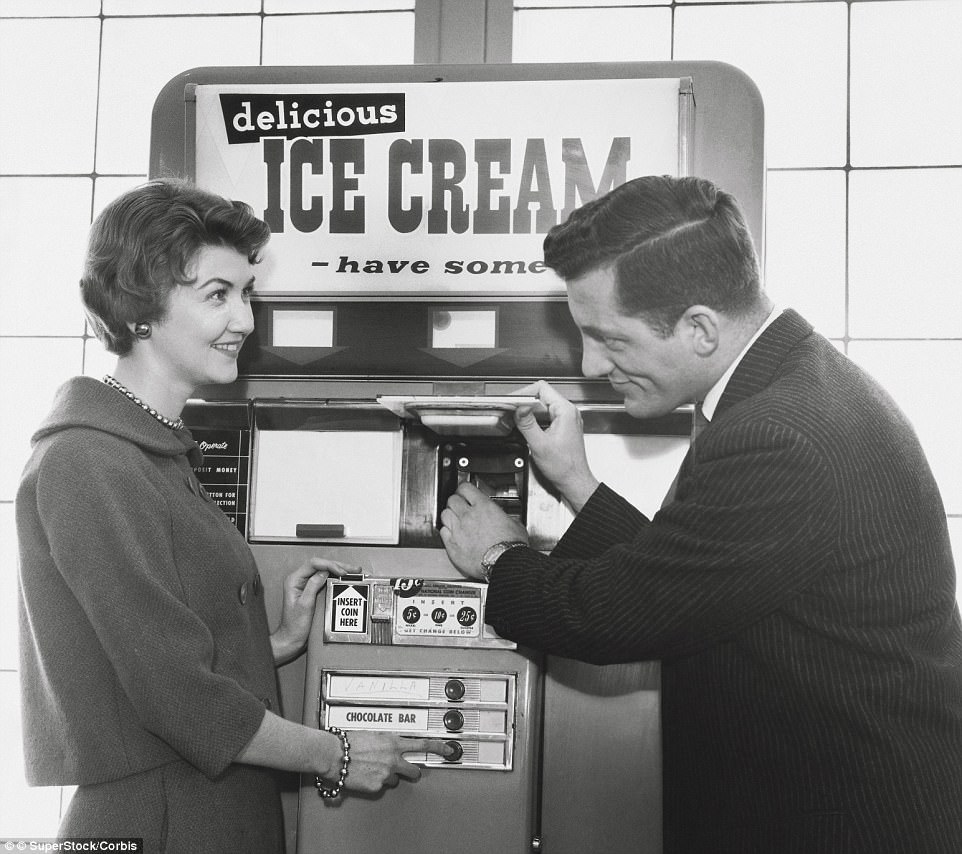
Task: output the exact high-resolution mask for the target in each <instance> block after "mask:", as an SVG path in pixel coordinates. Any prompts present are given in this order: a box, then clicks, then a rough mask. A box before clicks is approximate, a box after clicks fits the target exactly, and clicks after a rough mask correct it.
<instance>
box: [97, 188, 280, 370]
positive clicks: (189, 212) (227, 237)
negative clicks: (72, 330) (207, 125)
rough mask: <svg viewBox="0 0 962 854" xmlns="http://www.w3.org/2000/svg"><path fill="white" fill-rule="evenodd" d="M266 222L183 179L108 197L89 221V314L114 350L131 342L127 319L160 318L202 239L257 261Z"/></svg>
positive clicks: (241, 205)
mask: <svg viewBox="0 0 962 854" xmlns="http://www.w3.org/2000/svg"><path fill="white" fill-rule="evenodd" d="M269 239H270V229H269V228H268V227H267V225H266V224H265V223H264V222H262V221H261V220H259V219H258V218H257V217H256V216H254V212H253V210H252V209H251V208H250V206H249V205H247V204H245V203H244V202H234V201H230V200H229V199H224V198H222V197H221V196H217V195H215V194H213V193H208V192H207V191H206V190H201V189H200V188H198V187H196V186H194V185H193V184H190V183H188V182H186V181H173V180H158V181H150V182H148V183H147V184H143V185H142V186H139V187H136V188H135V189H133V190H130V191H129V192H127V193H124V194H123V195H122V196H120V197H119V198H117V199H114V200H113V201H112V202H111V203H110V204H109V205H107V207H106V208H104V210H103V211H102V212H101V213H100V215H99V216H98V217H97V218H96V220H94V223H93V225H92V226H91V228H90V237H89V240H88V243H87V256H86V259H85V262H84V271H83V276H82V278H81V279H80V293H81V298H82V300H83V304H84V309H85V310H86V313H87V319H88V321H89V322H90V325H91V327H92V328H93V330H94V333H95V334H96V335H97V337H98V338H99V339H100V340H101V341H102V342H103V344H104V346H105V347H106V348H107V349H108V350H109V351H110V352H112V353H116V354H117V355H118V356H123V355H126V354H127V353H129V352H130V349H131V347H132V346H133V340H134V339H133V335H132V333H131V331H130V327H129V326H128V324H131V323H137V322H141V321H143V322H148V323H150V322H155V321H158V320H162V319H163V317H164V316H165V314H166V311H167V303H168V299H169V297H170V293H171V291H172V290H173V289H174V288H175V287H177V286H178V285H185V284H190V283H191V282H192V281H193V279H192V278H191V275H190V267H191V266H192V264H193V262H194V259H195V257H196V255H197V253H198V252H199V251H200V250H201V249H202V248H203V247H205V246H226V247H229V248H232V249H236V250H237V251H238V252H240V253H241V254H242V255H244V256H246V257H247V258H248V260H249V261H250V262H251V263H252V264H255V263H257V261H258V260H259V253H260V251H261V249H263V247H264V245H265V244H266V243H267V241H268V240H269Z"/></svg>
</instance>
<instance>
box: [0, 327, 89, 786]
mask: <svg viewBox="0 0 962 854" xmlns="http://www.w3.org/2000/svg"><path fill="white" fill-rule="evenodd" d="M82 359H83V339H82V338H0V400H2V401H4V403H3V406H2V408H0V444H2V447H3V455H2V456H0V501H13V500H14V498H15V497H16V494H17V486H18V484H19V483H20V475H21V473H22V472H23V467H24V464H25V463H26V462H27V457H29V456H30V437H31V436H32V435H33V434H34V432H35V431H36V429H37V427H39V426H40V422H41V421H43V419H44V418H46V416H47V414H48V413H49V412H50V405H51V403H52V402H53V397H54V393H55V392H56V391H57V389H58V388H59V387H60V386H61V385H62V384H63V383H64V382H66V381H67V380H68V379H70V377H72V376H76V375H78V374H80V373H81V371H82V369H83V361H82ZM10 401H16V407H15V408H14V407H13V406H11V405H10ZM2 776H3V775H2V774H0V777H2Z"/></svg>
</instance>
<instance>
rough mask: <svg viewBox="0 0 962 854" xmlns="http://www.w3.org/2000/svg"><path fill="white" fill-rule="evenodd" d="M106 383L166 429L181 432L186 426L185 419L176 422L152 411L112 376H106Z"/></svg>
mask: <svg viewBox="0 0 962 854" xmlns="http://www.w3.org/2000/svg"><path fill="white" fill-rule="evenodd" d="M104 382H105V383H106V384H107V385H109V386H110V387H111V388H114V389H117V391H119V392H120V393H121V394H122V395H123V396H124V397H126V398H127V400H131V401H133V402H134V403H136V404H137V405H138V406H139V407H140V408H141V409H143V410H144V412H147V413H149V414H150V415H153V416H154V418H156V419H157V420H158V421H159V422H160V423H161V424H163V425H164V426H165V427H169V428H170V429H171V430H180V429H181V428H182V427H183V426H184V419H183V418H178V419H177V420H176V421H174V420H172V419H170V418H168V417H167V416H166V415H161V414H160V413H159V412H158V411H157V410H156V409H152V408H151V407H150V406H148V405H147V404H146V403H144V402H143V401H142V400H141V399H140V398H139V397H137V395H135V394H134V393H133V392H132V391H129V390H128V389H127V388H126V386H122V385H121V384H120V383H119V382H117V380H115V379H114V378H113V377H112V376H110V374H106V375H105V376H104Z"/></svg>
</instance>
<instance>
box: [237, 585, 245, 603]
mask: <svg viewBox="0 0 962 854" xmlns="http://www.w3.org/2000/svg"><path fill="white" fill-rule="evenodd" d="M237 598H238V599H240V603H241V605H246V604H247V582H246V581H245V582H244V583H243V584H242V585H241V586H240V587H238V588H237Z"/></svg>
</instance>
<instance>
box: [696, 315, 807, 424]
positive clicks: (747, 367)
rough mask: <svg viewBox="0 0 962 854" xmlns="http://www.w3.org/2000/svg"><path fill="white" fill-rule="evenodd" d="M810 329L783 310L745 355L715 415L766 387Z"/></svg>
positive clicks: (799, 317) (726, 388) (800, 320)
mask: <svg viewBox="0 0 962 854" xmlns="http://www.w3.org/2000/svg"><path fill="white" fill-rule="evenodd" d="M812 331H813V330H812V325H811V324H810V323H809V322H808V321H807V320H805V319H804V318H803V317H802V316H801V315H800V314H799V313H798V312H797V311H795V310H794V309H786V310H785V311H783V312H782V313H781V315H779V317H778V318H776V319H775V321H774V322H773V323H772V324H771V325H770V326H769V327H768V329H766V330H765V331H764V332H763V333H762V334H761V336H760V337H759V338H758V340H757V341H756V342H755V343H754V344H752V346H751V349H750V350H749V351H748V352H747V353H746V354H745V357H744V358H743V359H742V360H741V362H740V363H739V365H738V367H737V368H736V369H735V373H733V374H732V377H731V379H730V380H729V381H728V385H727V386H726V387H725V391H724V393H723V394H722V396H721V400H719V401H718V407H717V409H716V410H715V412H716V414H718V413H721V412H724V411H725V410H726V409H728V408H729V407H731V406H734V405H735V404H736V403H739V402H741V401H742V400H745V399H746V398H749V397H751V396H752V395H753V394H756V393H758V392H759V391H761V390H762V389H763V388H765V387H766V386H768V385H769V384H770V383H771V381H772V378H773V377H774V376H775V372H776V371H777V370H778V368H779V366H780V365H781V364H782V362H783V361H784V360H785V357H786V356H787V355H788V353H789V351H790V350H791V349H792V348H793V347H795V345H796V344H798V342H799V341H801V340H802V339H803V338H806V337H807V336H809V335H811V334H812Z"/></svg>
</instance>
